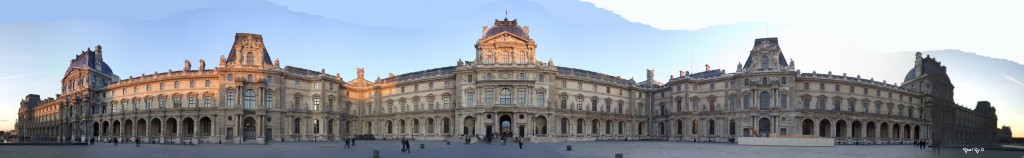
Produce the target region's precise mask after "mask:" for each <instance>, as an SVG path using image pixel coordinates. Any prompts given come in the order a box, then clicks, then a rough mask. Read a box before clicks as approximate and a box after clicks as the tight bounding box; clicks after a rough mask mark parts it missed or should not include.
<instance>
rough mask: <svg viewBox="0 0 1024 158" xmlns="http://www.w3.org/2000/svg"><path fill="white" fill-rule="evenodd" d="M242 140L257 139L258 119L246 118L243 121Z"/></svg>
mask: <svg viewBox="0 0 1024 158" xmlns="http://www.w3.org/2000/svg"><path fill="white" fill-rule="evenodd" d="M242 139H245V140H254V139H256V119H254V118H252V117H246V118H245V120H244V121H242Z"/></svg>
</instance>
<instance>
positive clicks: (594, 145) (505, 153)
mask: <svg viewBox="0 0 1024 158" xmlns="http://www.w3.org/2000/svg"><path fill="white" fill-rule="evenodd" d="M357 143H358V144H357V146H355V147H353V148H352V149H342V147H343V146H344V143H339V142H284V143H272V144H268V145H234V144H232V145H219V144H203V145H155V144H143V145H142V147H135V144H120V145H119V146H114V145H113V144H108V143H97V144H96V145H88V146H84V145H61V146H40V145H4V146H0V157H4V158H6V157H19V158H21V157H31V158H69V157H87V158H88V157H97V158H109V157H190V158H191V157H215V158H223V157H241V158H260V157H362V158H365V157H371V156H372V155H373V150H380V156H381V157H384V158H390V157H431V158H433V157H444V158H457V157H473V158H500V157H517V158H522V157H529V158H540V157H614V155H615V154H616V153H622V154H623V155H624V157H643V158H660V157H701V158H713V157H744V158H753V157H758V158H761V157H808V158H821V157H850V158H868V157H871V158H875V157H899V158H914V157H922V158H923V157H1012V158H1019V157H1020V156H1022V155H1024V152H1021V151H998V150H986V151H983V152H981V153H980V154H976V153H973V152H972V153H969V154H964V152H963V151H962V150H960V149H958V148H945V149H943V151H942V154H941V155H936V154H933V153H932V150H930V149H929V150H921V149H917V148H915V147H914V146H910V145H870V146H867V145H862V146H836V147H766V146H739V145H735V144H727V143H690V142H634V141H628V142H621V141H608V142H575V143H569V144H571V145H572V146H573V150H572V151H565V146H566V144H565V143H540V144H526V145H525V146H523V149H522V150H520V149H518V147H517V146H516V145H514V144H511V143H510V144H508V145H507V146H501V145H500V144H490V145H488V144H471V145H465V144H458V143H455V142H453V143H452V145H445V143H444V142H439V141H412V144H413V145H412V146H413V148H414V149H413V150H412V153H401V152H399V149H401V146H399V143H398V141H359V142H357ZM419 144H424V145H426V148H425V149H420V148H419Z"/></svg>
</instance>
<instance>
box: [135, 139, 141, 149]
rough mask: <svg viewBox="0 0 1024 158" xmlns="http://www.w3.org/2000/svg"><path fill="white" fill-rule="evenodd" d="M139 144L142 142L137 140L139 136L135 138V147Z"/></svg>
mask: <svg viewBox="0 0 1024 158" xmlns="http://www.w3.org/2000/svg"><path fill="white" fill-rule="evenodd" d="M141 144H142V142H141V141H140V140H139V138H135V147H139V146H140V145H141Z"/></svg>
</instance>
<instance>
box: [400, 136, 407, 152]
mask: <svg viewBox="0 0 1024 158" xmlns="http://www.w3.org/2000/svg"><path fill="white" fill-rule="evenodd" d="M398 142H399V143H401V152H402V153H404V152H406V151H409V146H406V144H407V143H409V142H408V141H407V140H406V136H402V137H401V140H399V141H398Z"/></svg>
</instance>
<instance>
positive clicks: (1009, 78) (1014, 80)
mask: <svg viewBox="0 0 1024 158" xmlns="http://www.w3.org/2000/svg"><path fill="white" fill-rule="evenodd" d="M1003 77H1005V78H1006V79H1008V80H1010V81H1013V83H1017V85H1020V86H1024V83H1021V82H1020V81H1018V80H1017V79H1016V78H1013V77H1010V75H1006V74H1003Z"/></svg>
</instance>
